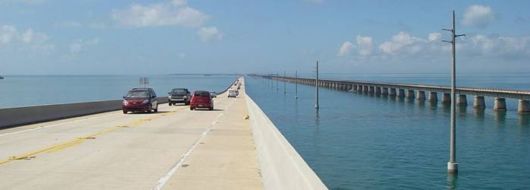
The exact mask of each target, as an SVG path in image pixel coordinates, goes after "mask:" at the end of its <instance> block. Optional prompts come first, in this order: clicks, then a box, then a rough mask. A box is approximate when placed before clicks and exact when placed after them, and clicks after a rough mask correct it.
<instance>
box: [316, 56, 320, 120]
mask: <svg viewBox="0 0 530 190" xmlns="http://www.w3.org/2000/svg"><path fill="white" fill-rule="evenodd" d="M315 88H316V101H315V109H317V110H318V109H319V108H320V105H319V102H318V60H317V77H316V80H315Z"/></svg>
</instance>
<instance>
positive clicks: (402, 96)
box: [397, 88, 405, 98]
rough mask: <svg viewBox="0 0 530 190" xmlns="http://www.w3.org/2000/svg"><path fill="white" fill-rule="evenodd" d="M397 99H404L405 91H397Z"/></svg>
mask: <svg viewBox="0 0 530 190" xmlns="http://www.w3.org/2000/svg"><path fill="white" fill-rule="evenodd" d="M397 96H398V98H404V97H405V89H401V88H400V89H399V90H398V95H397Z"/></svg>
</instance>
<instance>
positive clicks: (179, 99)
mask: <svg viewBox="0 0 530 190" xmlns="http://www.w3.org/2000/svg"><path fill="white" fill-rule="evenodd" d="M167 94H168V95H169V96H168V97H167V100H168V102H169V105H170V106H171V105H175V104H176V103H184V104H185V105H190V99H191V93H190V91H189V90H188V89H186V88H174V89H173V90H171V91H170V92H168V93H167Z"/></svg>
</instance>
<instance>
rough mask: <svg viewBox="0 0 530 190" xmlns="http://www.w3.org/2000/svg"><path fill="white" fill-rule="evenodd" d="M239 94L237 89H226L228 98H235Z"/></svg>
mask: <svg viewBox="0 0 530 190" xmlns="http://www.w3.org/2000/svg"><path fill="white" fill-rule="evenodd" d="M238 95H239V91H237V90H229V91H228V97H229V98H235V97H237V96H238Z"/></svg>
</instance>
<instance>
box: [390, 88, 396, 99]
mask: <svg viewBox="0 0 530 190" xmlns="http://www.w3.org/2000/svg"><path fill="white" fill-rule="evenodd" d="M388 95H389V96H391V97H395V96H396V95H397V92H396V88H390V93H389V94H388Z"/></svg>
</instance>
